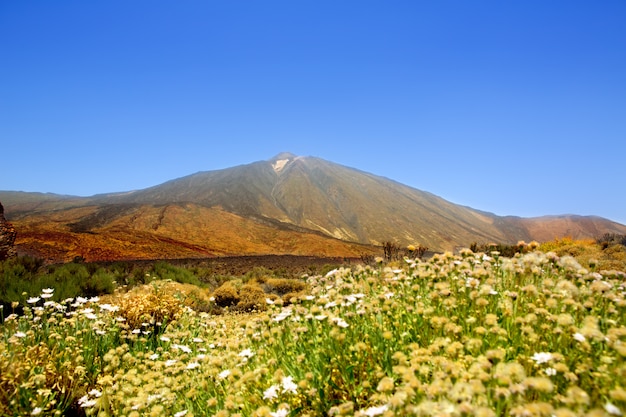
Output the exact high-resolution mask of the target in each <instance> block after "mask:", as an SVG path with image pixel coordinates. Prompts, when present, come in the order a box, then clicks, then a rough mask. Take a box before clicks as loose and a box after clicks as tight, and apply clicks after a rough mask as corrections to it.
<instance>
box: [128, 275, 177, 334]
mask: <svg viewBox="0 0 626 417" xmlns="http://www.w3.org/2000/svg"><path fill="white" fill-rule="evenodd" d="M119 306H120V310H119V313H120V315H121V316H122V317H124V318H125V319H126V324H127V325H128V326H129V327H130V328H131V329H139V328H145V327H146V326H150V327H152V328H153V329H154V330H155V334H157V333H160V332H161V331H162V330H163V329H164V328H165V326H166V325H167V324H168V323H170V322H172V321H174V320H176V319H177V318H178V317H179V316H180V315H181V313H182V312H183V306H182V303H181V302H180V300H178V299H177V298H176V297H175V296H174V295H172V294H170V293H167V292H165V291H160V290H159V287H158V286H154V287H153V290H152V291H149V292H145V293H128V294H125V295H124V296H122V299H121V302H120V303H119Z"/></svg>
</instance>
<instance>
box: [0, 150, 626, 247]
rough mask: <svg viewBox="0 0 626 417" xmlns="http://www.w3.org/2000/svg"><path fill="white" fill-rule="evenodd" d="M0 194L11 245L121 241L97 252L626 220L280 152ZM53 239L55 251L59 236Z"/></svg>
mask: <svg viewBox="0 0 626 417" xmlns="http://www.w3.org/2000/svg"><path fill="white" fill-rule="evenodd" d="M38 196H39V198H38ZM0 199H2V200H1V201H3V202H5V207H6V209H7V213H9V214H10V215H11V216H12V217H13V218H14V220H13V222H14V224H15V227H16V229H17V230H18V232H20V234H21V233H23V232H21V231H20V229H22V230H23V231H24V230H26V231H27V233H26V235H25V237H24V238H23V240H20V239H19V236H20V235H18V242H17V243H18V245H26V246H28V245H27V244H26V243H25V240H26V239H28V236H32V235H29V233H31V234H32V233H35V232H36V231H37V230H40V231H41V230H48V231H51V230H50V229H51V225H54V226H55V230H54V234H52V233H49V235H50V236H52V235H54V236H56V237H45V238H42V239H44V240H47V239H52V240H54V239H60V237H59V234H61V235H63V237H64V239H66V238H68V237H72V238H73V239H75V240H77V242H74V244H75V245H87V246H89V245H90V244H88V243H87V242H85V240H86V239H84V238H85V236H86V235H89V237H90V238H92V239H95V240H96V241H97V240H98V239H101V240H102V239H104V238H106V239H112V242H120V243H121V247H122V249H123V250H117V251H113V252H115V253H114V254H109V255H97V254H94V255H93V257H96V258H97V257H100V258H102V257H109V258H111V257H124V258H129V257H133V256H135V257H137V256H139V257H142V258H145V257H157V256H159V257H181V256H183V255H184V256H211V255H225V254H226V255H228V254H230V255H235V254H265V253H291V254H306V255H316V254H318V255H325V256H329V255H330V256H359V254H366V253H373V252H374V249H373V248H372V247H371V246H370V245H380V244H381V243H382V242H384V241H394V242H396V243H397V244H400V245H406V244H416V243H419V244H421V245H423V246H427V247H429V248H431V249H434V250H448V249H453V248H454V247H457V246H467V245H469V244H470V243H471V242H482V243H487V242H498V243H515V242H517V241H518V240H526V241H529V240H540V241H543V240H550V239H553V238H556V237H563V236H570V237H573V238H594V237H597V236H600V235H602V234H604V233H620V234H626V226H624V225H620V224H617V223H614V222H611V221H609V220H606V219H602V218H599V217H581V216H559V217H542V218H533V219H523V218H518V217H499V216H495V215H493V214H490V213H485V212H481V211H478V210H474V209H471V208H468V207H464V206H459V205H456V204H453V203H450V202H448V201H446V200H444V199H442V198H440V197H437V196H436V195H434V194H431V193H427V192H424V191H420V190H417V189H414V188H411V187H408V186H405V185H402V184H400V183H397V182H394V181H391V180H389V179H386V178H383V177H379V176H375V175H372V174H369V173H366V172H362V171H359V170H356V169H353V168H348V167H345V166H341V165H338V164H334V163H332V162H328V161H325V160H322V159H319V158H314V157H298V156H295V155H292V154H288V153H283V154H280V155H277V156H276V157H274V158H272V159H270V160H268V161H259V162H254V163H251V164H247V165H241V166H237V167H233V168H228V169H223V170H218V171H208V172H199V173H196V174H193V175H189V176H186V177H183V178H179V179H175V180H172V181H169V182H166V183H164V184H161V185H158V186H155V187H151V188H147V189H144V190H139V191H134V192H128V193H123V194H110V195H105V196H93V197H89V198H72V197H60V196H58V197H57V198H54V196H51V195H49V194H46V195H43V194H42V195H35V194H25V193H7V192H0ZM40 238H41V237H40ZM70 240H71V239H70ZM36 241H37V239H36V238H32V240H31V241H30V244H31V245H34V244H35V243H36ZM133 242H134V243H133ZM109 243H110V242H109ZM50 245H52V246H54V245H53V244H52V243H50ZM107 245H108V246H107ZM107 245H105V247H109V246H110V244H107ZM114 246H115V245H114ZM117 246H118V247H120V245H117ZM55 247H58V249H59V251H62V250H64V248H66V247H67V243H66V244H65V245H63V244H59V245H57V246H55ZM140 248H144V249H145V250H139V249H140ZM75 249H76V248H75ZM75 252H76V253H78V252H79V251H78V250H75ZM124 253H126V255H127V256H124ZM80 256H84V255H80Z"/></svg>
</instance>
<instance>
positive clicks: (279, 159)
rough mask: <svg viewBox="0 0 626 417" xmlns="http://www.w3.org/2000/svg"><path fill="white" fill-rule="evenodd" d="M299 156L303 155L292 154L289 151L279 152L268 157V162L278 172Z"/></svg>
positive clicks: (299, 157)
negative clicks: (270, 157)
mask: <svg viewBox="0 0 626 417" xmlns="http://www.w3.org/2000/svg"><path fill="white" fill-rule="evenodd" d="M301 158H303V157H301V156H297V155H294V154H292V153H290V152H281V153H279V154H278V155H276V156H275V157H273V158H272V159H270V163H271V164H272V168H273V169H274V172H276V173H277V174H280V173H281V171H283V170H284V168H285V167H286V166H287V165H288V164H289V163H291V162H293V161H295V160H297V159H301Z"/></svg>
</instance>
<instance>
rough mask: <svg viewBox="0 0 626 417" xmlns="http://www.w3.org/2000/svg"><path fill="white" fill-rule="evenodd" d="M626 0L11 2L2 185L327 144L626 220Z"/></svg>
mask: <svg viewBox="0 0 626 417" xmlns="http://www.w3.org/2000/svg"><path fill="white" fill-rule="evenodd" d="M624 22H626V2H625V1H623V0H614V1H610V0H608V1H604V0H600V1H588V0H585V1H577V0H566V1H565V0H563V1H561V0H554V1H545V0H541V1H533V0H530V1H499V0H498V1H495V0H494V1H490V0H484V1H483V0H477V1H466V0H462V1H461V0H459V1H446V0H443V1H417V0H415V1H380V0H379V1H368V0H358V1H347V0H346V1H343V0H342V1H336V0H333V1H325V0H315V1H313V0H310V1H307V0H302V1H300V0H297V1H294V0H289V1H272V0H263V1H237V0H234V1H193V0H186V1H158V0H150V1H144V0H132V1H127V0H124V1H116V0H107V1H64V0H57V1H29V0H24V1H2V2H0V152H1V153H2V157H1V160H0V190H16V191H39V192H53V193H59V194H72V195H81V196H87V195H93V194H97V193H104V192H115V191H128V190H132V189H140V188H145V187H149V186H153V185H157V184H160V183H162V182H165V181H167V180H170V179H174V178H178V177H181V176H185V175H188V174H192V173H195V172H198V171H208V170H215V169H221V168H227V167H230V166H234V165H240V164H245V163H250V162H254V161H257V160H263V159H269V158H271V157H272V156H274V155H275V154H277V153H279V152H281V151H289V152H293V153H295V154H298V155H311V156H318V157H321V158H324V159H327V160H330V161H333V162H337V163H340V164H343V165H347V166H350V167H354V168H358V169H361V170H364V171H368V172H371V173H374V174H377V175H382V176H385V177H388V178H391V179H393V180H396V181H399V182H401V183H404V184H407V185H410V186H412V187H415V188H418V189H421V190H425V191H429V192H432V193H434V194H437V195H439V196H441V197H443V198H445V199H447V200H450V201H452V202H454V203H457V204H462V205H467V206H470V207H473V208H476V209H480V210H485V211H490V212H494V213H496V214H499V215H518V216H524V217H530V216H539V215H547V214H566V213H573V214H581V215H588V214H593V215H599V216H603V217H608V218H610V219H612V220H616V221H619V222H621V223H626V149H625V147H626V24H625V23H624Z"/></svg>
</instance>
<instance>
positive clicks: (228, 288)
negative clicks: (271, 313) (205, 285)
mask: <svg viewBox="0 0 626 417" xmlns="http://www.w3.org/2000/svg"><path fill="white" fill-rule="evenodd" d="M213 297H215V304H217V305H218V306H219V307H222V308H224V307H228V308H230V309H231V310H232V311H241V312H244V311H253V310H257V311H260V310H264V309H265V308H266V305H267V303H266V301H265V300H266V299H267V298H272V299H273V298H276V297H275V296H274V297H272V296H268V294H266V293H265V291H263V288H262V287H261V286H259V284H258V283H257V282H255V281H252V282H249V283H247V284H242V282H241V280H232V281H227V282H225V283H224V284H222V286H220V287H219V288H218V289H216V290H215V291H214V292H213Z"/></svg>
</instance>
